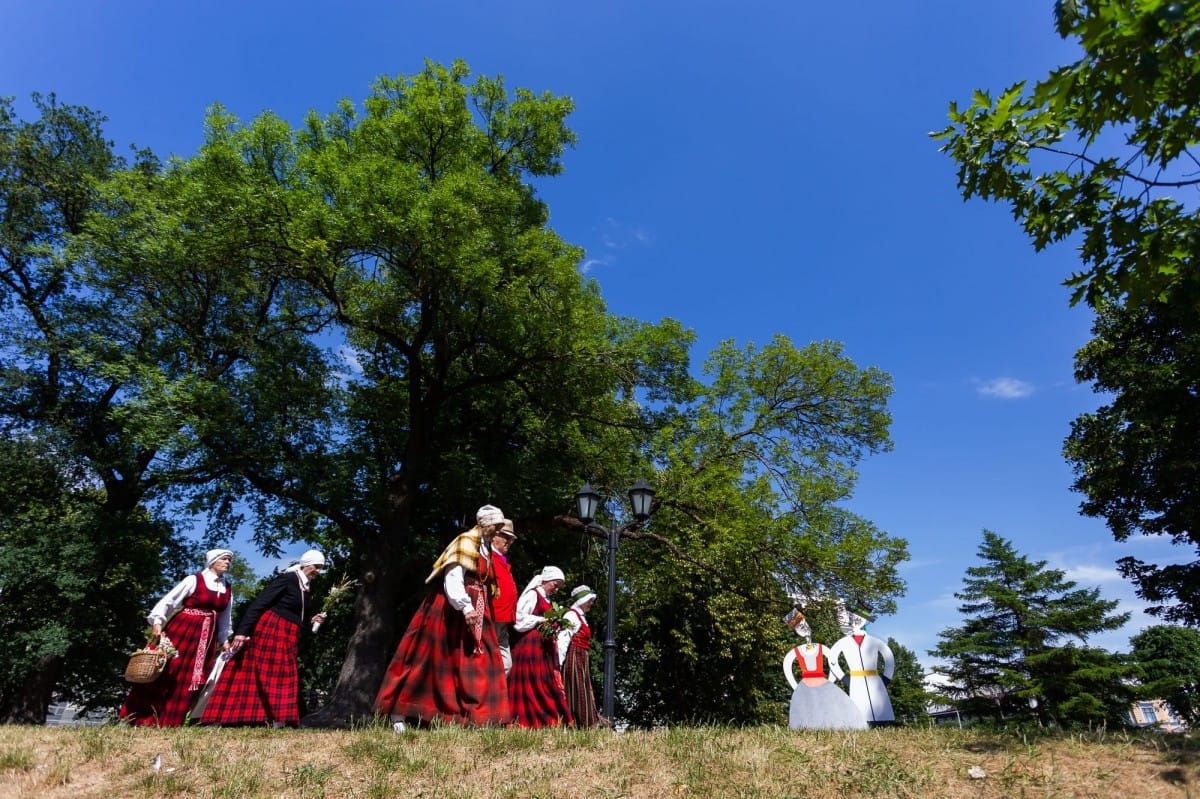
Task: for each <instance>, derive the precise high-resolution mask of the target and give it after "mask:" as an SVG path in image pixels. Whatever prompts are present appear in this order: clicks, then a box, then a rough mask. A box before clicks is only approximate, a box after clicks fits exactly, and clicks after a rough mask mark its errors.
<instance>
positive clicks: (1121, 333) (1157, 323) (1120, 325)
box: [1065, 284, 1200, 624]
mask: <svg viewBox="0 0 1200 799" xmlns="http://www.w3.org/2000/svg"><path fill="white" fill-rule="evenodd" d="M1198 297H1200V284H1189V285H1188V286H1186V287H1182V286H1181V287H1179V288H1177V289H1176V290H1175V291H1174V292H1172V294H1171V296H1170V297H1169V298H1167V299H1166V300H1164V301H1162V302H1158V303H1153V304H1147V305H1144V306H1114V305H1106V306H1103V307H1101V308H1100V309H1099V310H1098V312H1097V315H1096V321H1095V324H1094V325H1093V328H1092V334H1093V339H1092V340H1091V341H1090V342H1088V343H1087V344H1086V345H1084V347H1082V348H1081V349H1080V350H1079V352H1078V354H1077V355H1076V366H1075V374H1076V378H1077V379H1078V380H1080V381H1084V380H1088V381H1091V382H1092V383H1093V385H1094V386H1095V390H1096V391H1097V392H1100V393H1101V394H1102V395H1103V396H1104V397H1105V398H1106V400H1107V402H1106V404H1105V405H1103V406H1101V407H1100V408H1098V409H1096V410H1095V411H1093V412H1091V413H1086V414H1083V415H1082V416H1080V417H1079V418H1078V419H1076V420H1075V421H1074V422H1073V423H1072V425H1071V434H1070V436H1069V437H1068V438H1067V441H1066V445H1065V453H1066V456H1067V458H1068V459H1069V460H1070V461H1071V463H1072V465H1073V466H1074V470H1075V483H1074V488H1075V489H1076V490H1077V491H1079V492H1081V493H1082V494H1083V495H1084V497H1085V499H1084V501H1083V503H1082V505H1081V507H1082V510H1083V512H1084V513H1086V514H1088V515H1091V516H1099V517H1101V518H1103V519H1105V520H1106V521H1107V523H1108V526H1109V528H1110V529H1111V530H1112V532H1113V535H1114V537H1115V538H1116V539H1117V540H1118V541H1124V540H1126V539H1128V538H1129V537H1131V536H1137V535H1154V536H1166V537H1168V538H1169V539H1170V540H1171V541H1172V542H1173V543H1175V544H1177V545H1179V546H1180V547H1185V548H1187V549H1188V550H1190V551H1191V552H1192V553H1193V556H1192V557H1191V558H1187V557H1184V558H1182V559H1181V560H1182V562H1176V563H1168V564H1166V565H1161V564H1154V563H1146V562H1144V561H1142V560H1141V559H1139V558H1135V557H1132V556H1129V557H1125V558H1122V559H1121V560H1120V561H1118V568H1119V569H1120V571H1121V574H1122V575H1124V576H1125V577H1127V578H1129V579H1130V580H1131V581H1132V582H1133V584H1134V585H1135V586H1136V587H1137V592H1138V595H1139V596H1140V597H1141V598H1142V599H1145V600H1146V601H1148V602H1151V603H1153V604H1154V606H1153V607H1152V608H1150V612H1151V613H1156V614H1159V615H1162V616H1164V617H1166V618H1167V619H1169V620H1172V621H1179V622H1184V623H1188V624H1195V623H1198V622H1200V590H1198V588H1197V586H1200V562H1198V561H1197V560H1196V558H1195V555H1194V553H1196V552H1197V551H1200V507H1198V506H1197V503H1196V502H1195V499H1194V497H1195V496H1196V494H1197V492H1198V491H1200V456H1198V455H1197V453H1196V450H1195V447H1194V446H1193V445H1192V442H1194V441H1195V440H1197V438H1198V437H1200V399H1198V398H1197V394H1196V390H1195V386H1196V385H1197V381H1198V380H1200V327H1198V326H1197V316H1196V307H1197V306H1196V301H1197V298H1198Z"/></svg>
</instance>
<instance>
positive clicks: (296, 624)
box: [200, 549, 325, 727]
mask: <svg viewBox="0 0 1200 799" xmlns="http://www.w3.org/2000/svg"><path fill="white" fill-rule="evenodd" d="M324 568H325V556H324V555H322V554H321V553H320V552H318V551H317V550H315V549H310V550H309V551H307V552H305V553H304V554H303V555H301V556H300V561H299V562H298V563H295V564H293V565H292V566H289V567H288V568H287V570H286V571H284V572H282V573H281V574H279V575H278V576H277V577H276V578H275V579H274V580H272V581H271V582H269V583H267V587H266V588H264V589H263V591H262V593H261V594H259V595H258V596H257V597H255V599H254V601H253V602H251V603H250V604H249V606H247V608H246V611H245V612H244V613H243V614H242V618H241V619H240V620H239V621H238V624H237V628H236V630H235V631H234V636H233V644H232V649H233V652H234V657H233V658H232V659H231V660H230V661H229V663H228V664H227V665H226V666H225V669H224V671H223V672H222V673H221V678H220V679H219V680H218V681H217V685H216V687H215V688H214V689H213V692H212V696H211V697H209V700H208V704H207V705H205V707H204V713H203V714H202V715H201V717H200V720H201V721H202V722H203V723H205V724H269V725H271V726H273V727H299V726H300V669H299V665H298V664H297V650H298V647H299V642H300V628H301V627H302V626H304V625H306V624H309V623H310V622H323V621H325V614H324V613H314V612H313V611H314V610H315V609H314V608H313V607H312V587H311V586H312V580H313V579H314V578H316V576H317V575H318V574H320V573H321V572H322V570H324Z"/></svg>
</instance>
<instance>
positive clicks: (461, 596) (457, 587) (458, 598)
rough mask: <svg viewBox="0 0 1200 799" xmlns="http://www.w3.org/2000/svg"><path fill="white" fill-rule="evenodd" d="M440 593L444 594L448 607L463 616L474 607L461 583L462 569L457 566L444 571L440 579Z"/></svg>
mask: <svg viewBox="0 0 1200 799" xmlns="http://www.w3.org/2000/svg"><path fill="white" fill-rule="evenodd" d="M442 592H443V593H445V595H446V599H447V600H448V601H449V602H450V606H451V607H453V608H454V609H455V610H457V611H458V612H459V613H462V614H463V615H464V616H465V615H467V612H468V611H470V610H471V608H473V607H475V603H473V602H472V601H471V597H469V596H467V588H466V586H465V585H464V583H463V567H462V566H459V565H458V564H455V565H453V566H451V567H450V568H448V569H446V574H445V576H444V577H443V578H442Z"/></svg>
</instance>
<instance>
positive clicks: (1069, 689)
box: [930, 530, 1135, 726]
mask: <svg viewBox="0 0 1200 799" xmlns="http://www.w3.org/2000/svg"><path fill="white" fill-rule="evenodd" d="M979 557H980V559H981V560H982V561H983V565H980V566H972V567H970V568H968V569H967V575H966V577H964V578H963V590H962V591H959V592H956V593H955V597H957V598H958V599H961V600H963V604H961V605H959V612H960V613H962V614H963V616H964V617H966V618H965V619H964V622H963V624H962V626H959V627H951V628H947V629H945V630H943V631H941V632H940V633H938V637H939V638H940V639H941V641H940V643H939V644H938V645H937V647H936V648H935V649H933V650H931V651H930V654H931V655H935V656H937V657H939V658H941V659H942V660H944V661H946V663H947V665H946V666H944V667H940V668H939V669H938V671H939V672H942V673H944V674H945V675H946V676H947V677H948V678H949V680H950V685H951V688H950V689H949V691H948V693H949V694H950V695H951V696H952V697H953V698H954V699H955V700H956V704H957V705H958V706H959V709H960V710H963V711H965V712H968V713H971V714H973V715H978V716H983V717H995V718H998V719H1009V720H1014V719H1015V720H1018V721H1019V720H1021V719H1029V720H1036V721H1037V722H1038V723H1039V724H1041V725H1051V724H1057V725H1060V726H1072V725H1076V724H1079V725H1086V724H1089V723H1093V722H1096V721H1102V720H1115V719H1120V718H1121V717H1122V715H1123V714H1124V712H1125V710H1126V709H1127V707H1128V704H1129V700H1130V698H1131V696H1132V693H1131V691H1130V690H1127V689H1126V688H1125V686H1124V683H1125V682H1127V681H1128V680H1129V679H1130V678H1131V677H1132V676H1134V674H1135V671H1134V669H1132V667H1130V666H1128V665H1126V664H1124V663H1123V662H1122V660H1121V659H1120V658H1117V657H1115V656H1113V655H1110V654H1109V653H1107V652H1105V651H1104V650H1099V649H1094V648H1091V647H1087V646H1083V647H1075V646H1074V645H1073V643H1072V644H1067V645H1060V642H1061V641H1062V640H1063V639H1064V638H1068V637H1070V638H1077V639H1079V640H1080V641H1082V642H1084V643H1085V644H1086V642H1087V639H1088V637H1089V636H1091V635H1094V634H1096V633H1100V632H1104V631H1107V630H1115V629H1118V628H1119V627H1121V626H1122V625H1123V624H1125V622H1126V621H1128V620H1129V614H1128V613H1118V614H1114V613H1113V612H1112V611H1113V609H1114V608H1116V606H1117V602H1116V601H1115V600H1105V599H1101V598H1100V589H1099V588H1076V584H1075V582H1073V581H1071V580H1067V579H1065V577H1064V574H1063V572H1062V571H1060V570H1058V569H1047V568H1046V562H1045V561H1037V562H1033V561H1030V560H1029V559H1028V558H1026V557H1025V556H1024V555H1020V554H1018V553H1017V551H1016V550H1015V549H1014V548H1013V546H1012V544H1011V543H1010V542H1009V541H1008V540H1006V539H1004V538H1002V537H1000V536H998V535H996V534H995V533H993V532H990V531H988V530H984V531H983V543H982V544H981V545H980V547H979Z"/></svg>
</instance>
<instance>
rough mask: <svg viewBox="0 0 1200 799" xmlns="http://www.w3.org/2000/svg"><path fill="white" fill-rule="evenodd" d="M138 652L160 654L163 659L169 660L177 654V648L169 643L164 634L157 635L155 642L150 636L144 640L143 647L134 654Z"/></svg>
mask: <svg viewBox="0 0 1200 799" xmlns="http://www.w3.org/2000/svg"><path fill="white" fill-rule="evenodd" d="M138 652H148V653H154V654H158V655H161V656H162V657H163V658H164V659H165V660H170V659H171V658H173V657H175V656H176V655H178V654H179V650H178V649H176V648H175V644H173V643H171V639H170V638H168V637H167V636H166V635H160V636H158V643H155V642H154V639H153V638H151V639H150V640H149V641H147V642H146V645H145V646H144V647H142V648H141V649H139V650H138V651H137V652H135V653H134V654H135V655H136V654H137V653H138Z"/></svg>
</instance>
